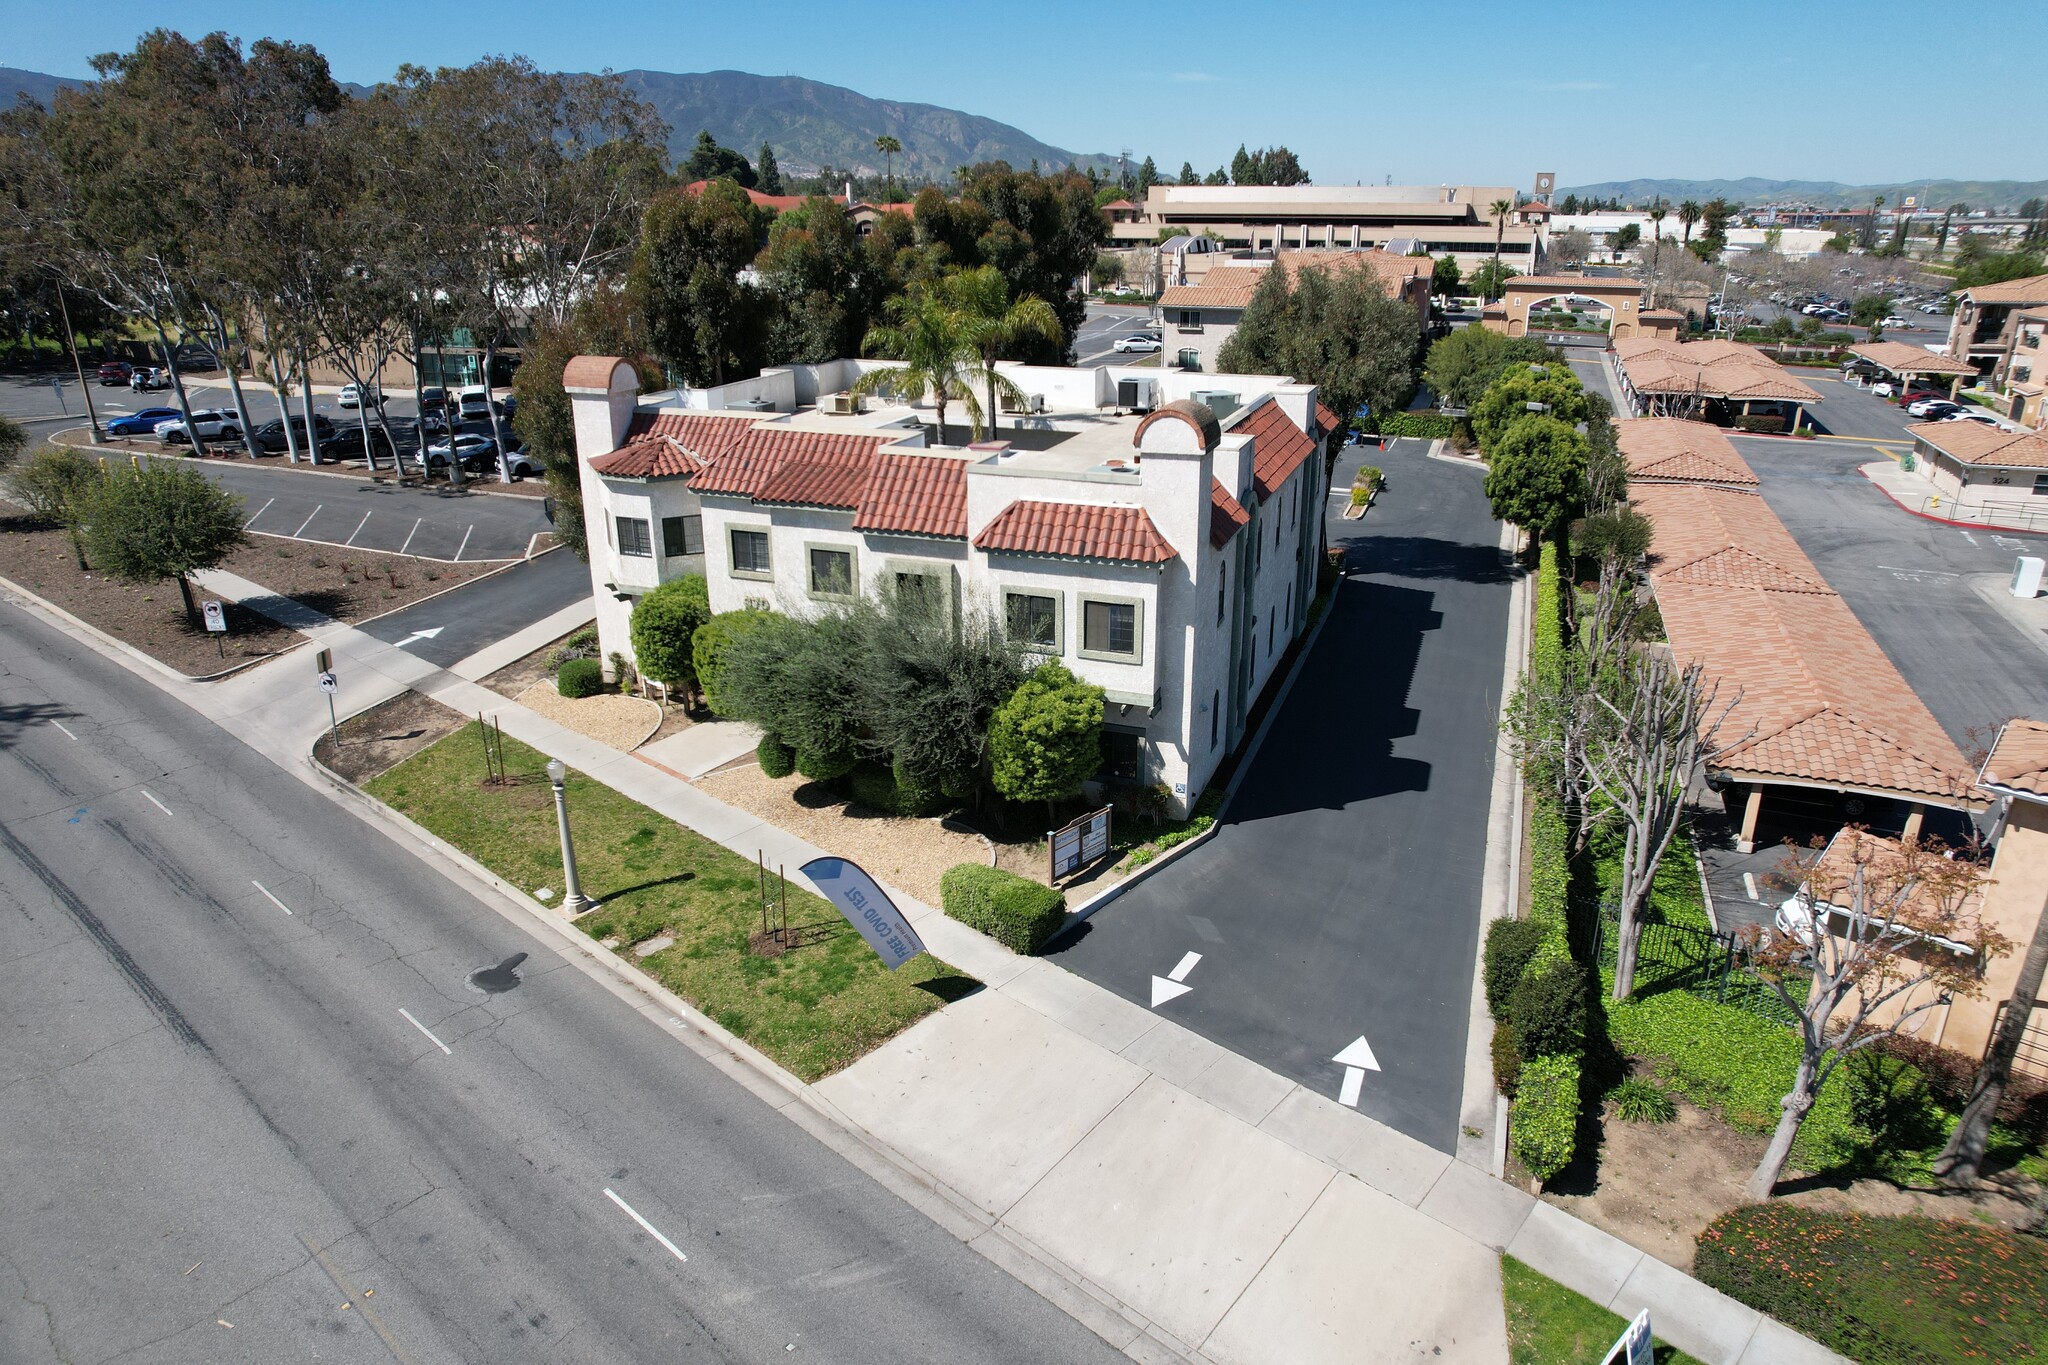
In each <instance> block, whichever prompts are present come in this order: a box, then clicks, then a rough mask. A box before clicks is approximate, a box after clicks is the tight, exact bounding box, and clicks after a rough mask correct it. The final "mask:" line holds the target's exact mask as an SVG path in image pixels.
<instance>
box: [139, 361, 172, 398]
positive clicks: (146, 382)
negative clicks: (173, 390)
mask: <svg viewBox="0 0 2048 1365" xmlns="http://www.w3.org/2000/svg"><path fill="white" fill-rule="evenodd" d="M170 386H171V376H170V372H169V371H168V370H163V369H160V368H158V367H157V366H155V365H138V366H136V367H135V373H133V374H131V375H129V376H128V391H129V392H130V393H154V392H156V390H158V389H168V388H169V387H170Z"/></svg>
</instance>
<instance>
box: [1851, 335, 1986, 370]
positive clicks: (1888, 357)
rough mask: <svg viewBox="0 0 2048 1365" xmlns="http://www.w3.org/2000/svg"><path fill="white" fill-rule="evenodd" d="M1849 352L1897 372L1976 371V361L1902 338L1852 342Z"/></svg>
mask: <svg viewBox="0 0 2048 1365" xmlns="http://www.w3.org/2000/svg"><path fill="white" fill-rule="evenodd" d="M1849 354H1850V355H1857V356H1862V357H1863V358H1864V359H1865V360H1867V361H1869V362H1870V363H1871V364H1873V365H1881V366H1883V367H1884V368H1885V369H1887V370H1890V371H1891V372H1892V373H1893V374H1896V375H1915V374H1958V375H1961V374H1975V373H1977V367H1976V366H1975V365H1970V364H1965V363H1964V362H1963V361H1960V360H1957V359H1955V358H1954V357H1953V356H1945V355H1936V354H1935V353H1934V352H1932V351H1930V350H1928V349H1927V348H1926V347H1924V346H1908V345H1907V344H1906V343H1905V342H1903V341H1866V342H1863V343H1862V344H1860V345H1856V346H1851V347H1850V348H1849Z"/></svg>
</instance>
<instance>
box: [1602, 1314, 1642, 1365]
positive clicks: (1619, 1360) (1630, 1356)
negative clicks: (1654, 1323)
mask: <svg viewBox="0 0 2048 1365" xmlns="http://www.w3.org/2000/svg"><path fill="white" fill-rule="evenodd" d="M1654 1346H1655V1343H1654V1342H1653V1341H1652V1340H1651V1337H1650V1310H1649V1309H1647V1308H1645V1309H1644V1310H1643V1311H1642V1312H1640V1313H1638V1314H1636V1320H1635V1321H1634V1322H1631V1323H1630V1324H1629V1325H1628V1329H1627V1330H1626V1331H1624V1332H1623V1333H1622V1334H1621V1339H1620V1340H1619V1341H1617V1342H1615V1343H1614V1347H1613V1349H1611V1350H1610V1351H1608V1353H1607V1357H1606V1359H1604V1360H1602V1361H1601V1362H1600V1365H1653V1362H1654V1361H1655V1359H1656V1353H1655V1350H1654Z"/></svg>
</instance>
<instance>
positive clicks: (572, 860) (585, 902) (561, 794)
mask: <svg viewBox="0 0 2048 1365" xmlns="http://www.w3.org/2000/svg"><path fill="white" fill-rule="evenodd" d="M568 775H569V769H568V766H567V765H566V764H564V763H563V762H562V760H561V759H559V758H551V759H549V760H548V782H549V784H550V785H551V786H553V787H554V789H555V824H556V825H557V826H559V827H560V829H561V831H562V908H563V909H564V910H566V911H568V912H569V914H570V916H571V917H572V918H573V917H575V916H577V915H580V914H582V913H583V912H584V911H585V910H588V909H590V908H591V903H590V901H589V899H588V898H587V897H585V896H584V894H583V886H582V883H580V882H578V881H577V880H576V845H575V843H574V842H572V841H571V840H570V838H569V794H568V790H567V788H566V787H565V786H564V785H563V779H564V778H566V777H567V776H568Z"/></svg>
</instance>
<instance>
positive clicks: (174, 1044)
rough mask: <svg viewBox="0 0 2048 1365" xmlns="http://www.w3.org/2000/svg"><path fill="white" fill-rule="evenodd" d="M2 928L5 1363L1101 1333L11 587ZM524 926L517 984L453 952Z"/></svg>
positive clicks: (428, 1355)
mask: <svg viewBox="0 0 2048 1365" xmlns="http://www.w3.org/2000/svg"><path fill="white" fill-rule="evenodd" d="M593 890H595V891H596V892H597V894H599V895H602V894H603V888H593ZM0 926H4V928H0V1189H5V1190H6V1191H7V1192H8V1193H7V1197H6V1198H5V1199H4V1200H0V1359H6V1360H9V1361H24V1362H36V1361H56V1360H63V1361H87V1360H92V1361H104V1360H110V1359H114V1358H116V1357H123V1358H129V1359H135V1360H148V1361H151V1362H188V1361H189V1362H209V1363H212V1362H239V1361H249V1362H263V1363H264V1365H270V1363H271V1362H276V1361H281V1360H302V1359H308V1358H317V1359H325V1360H336V1361H344V1362H346V1361H360V1362H372V1361H376V1362H383V1361H389V1360H394V1359H395V1360H399V1361H410V1362H419V1365H438V1363H439V1362H456V1361H469V1362H476V1361H490V1362H494V1365H497V1363H501V1362H525V1361H535V1362H539V1361H548V1362H558V1361H568V1360H574V1361H577V1362H626V1361H632V1362H645V1361H656V1360H659V1361H672V1360H704V1361H747V1362H766V1361H770V1360H774V1361H786V1360H803V1359H806V1358H810V1359H815V1360H827V1361H833V1362H841V1361H848V1362H876V1363H877V1365H881V1363H882V1362H890V1363H891V1365H893V1363H894V1362H902V1361H932V1362H947V1363H948V1365H951V1362H957V1361H1018V1362H1025V1361H1030V1362H1040V1361H1062V1362H1067V1361H1076V1362H1082V1361H1086V1362H1112V1361H1117V1360H1121V1359H1122V1357H1121V1356H1119V1355H1117V1354H1116V1353H1114V1352H1112V1351H1111V1350H1110V1349H1109V1348H1108V1347H1107V1346H1106V1345H1104V1344H1103V1343H1102V1342H1100V1341H1099V1340H1098V1339H1097V1338H1095V1337H1093V1336H1091V1335H1090V1334H1088V1333H1087V1332H1086V1331H1084V1330H1083V1329H1082V1328H1081V1327H1080V1326H1079V1325H1077V1324H1076V1323H1075V1322H1074V1321H1073V1320H1071V1319H1070V1318H1068V1317H1066V1316H1065V1315H1063V1314H1062V1313H1060V1312H1059V1311H1058V1310H1056V1309H1054V1308H1053V1307H1052V1306H1051V1305H1050V1304H1048V1303H1046V1302H1045V1301H1044V1300H1042V1299H1040V1298H1038V1297H1037V1296H1035V1295H1034V1294H1032V1293H1031V1292H1030V1291H1029V1290H1027V1289H1025V1288H1024V1287H1023V1286H1022V1285H1021V1284H1019V1283H1018V1282H1017V1281H1015V1280H1013V1279H1011V1278H1010V1277H1009V1276H1007V1275H1006V1274H1004V1273H1003V1272H1001V1271H999V1270H998V1269H996V1267H995V1266H994V1265H992V1264H991V1263H990V1262H988V1261H986V1260H984V1259H983V1258H981V1257H980V1256H979V1255H978V1254H976V1253H974V1252H972V1251H970V1250H969V1249H968V1248H967V1247H966V1246H965V1245H964V1244H962V1243H960V1242H959V1241H957V1240H955V1239H954V1238H953V1237H951V1236H950V1235H948V1234H946V1233H944V1232H942V1231H941V1230H940V1229H939V1228H938V1227H937V1226H936V1225H934V1224H933V1223H931V1222H930V1221H928V1220H927V1219H926V1218H924V1217H923V1216H922V1215H920V1214H918V1213H916V1212H915V1211H913V1210H912V1209H911V1208H910V1207H909V1206H908V1205H905V1204H903V1203H902V1202H901V1201H899V1200H898V1199H897V1198H895V1197H894V1196H893V1195H891V1194H889V1193H888V1192H886V1191H885V1190H884V1189H882V1188H881V1187H880V1186H878V1185H876V1184H875V1183H873V1182H872V1181H871V1180H869V1179H868V1178H866V1177H865V1176H864V1175H862V1174H861V1173H860V1172H859V1171H858V1170H857V1169H855V1168H854V1167H852V1166H850V1165H849V1164H847V1163H846V1162H845V1161H843V1160H842V1159H841V1158H839V1157H838V1156H837V1155H835V1154H834V1153H832V1152H831V1151H829V1150H828V1149H826V1148H825V1147H823V1146H822V1145H820V1144H819V1143H817V1142H816V1141H815V1140H813V1139H812V1138H811V1137H809V1136H808V1135H806V1134H805V1133H804V1132H803V1131H802V1130H801V1129H800V1128H798V1127H797V1126H796V1125H794V1124H792V1123H790V1122H788V1121H787V1120H785V1119H784V1118H782V1117H780V1116H779V1115H777V1114H776V1113H774V1112H773V1111H772V1110H770V1109H769V1108H768V1107H767V1106H766V1105H764V1104H763V1103H761V1102H760V1101H759V1100H757V1099H755V1098H754V1097H753V1096H752V1095H751V1093H749V1092H748V1091H746V1090H745V1089H743V1088H742V1087H740V1086H739V1085H737V1084H735V1083H734V1082H732V1081H730V1080H728V1079H727V1078H726V1077H725V1076H724V1075H723V1074H722V1073H720V1072H719V1071H717V1070H716V1069H715V1068H713V1067H711V1066H710V1065H709V1064H707V1063H706V1062H704V1061H702V1060H701V1059H700V1058H698V1057H697V1056H696V1055H695V1054H694V1053H692V1052H690V1051H689V1050H687V1049H686V1048H684V1047H683V1046H681V1045H680V1044H679V1043H677V1042H676V1041H675V1040H674V1039H673V1038H670V1037H668V1036H665V1032H664V1026H665V1025H666V1024H668V1023H669V1022H670V1021H667V1020H663V1019H648V1018H645V1017H643V1016H641V1015H640V1014H638V1013H636V1012H634V1011H633V1010H631V1009H630V1008H628V1007H627V1006H626V1005H624V1004H622V1003H621V1002H620V1001H619V1000H617V999H616V998H615V997H614V996H612V995H611V994H610V993H609V992H608V991H607V990H605V989H604V988H603V987H602V986H600V985H599V984H597V983H596V982H595V981H593V980H592V979H591V978H590V977H588V976H586V975H585V974H584V973H583V972H582V971H581V970H579V969H578V968H577V967H575V966H573V965H570V964H569V963H568V962H567V961H566V960H565V959H564V958H562V957H561V956H558V955H557V952H556V951H555V950H554V949H552V948H551V947H550V946H549V943H548V942H547V941H543V940H541V939H538V938H536V937H534V936H532V935H530V934H529V933H528V932H527V931H526V930H525V929H524V927H523V926H520V925H517V924H515V923H514V922H512V921H510V920H508V919H506V918H505V917H503V916H502V915H501V914H500V913H499V912H498V911H496V910H495V909H493V908H491V907H489V906H486V905H485V904H483V903H482V902H480V901H478V900H477V899H475V898H474V897H473V896H472V895H470V894H469V893H468V892H467V891H466V890H464V889H462V888H459V887H457V886H456V885H454V884H453V883H451V882H449V881H447V880H445V879H444V878H443V877H442V876H441V875H439V874H438V873H437V872H436V871H434V870H433V869H432V868H430V867H429V866H427V865H426V864H424V863H423V862H421V861H420V860H419V859H418V858H416V857H415V856H414V855H413V853H412V851H411V850H410V849H408V848H406V847H403V846H400V845H397V844H394V843H393V842H392V841H390V840H388V839H386V838H385V837H384V836H382V835H381V834H379V833H377V832H375V831H374V830H372V829H371V828H369V827H368V826H366V825H364V824H362V823H360V822H359V821H358V820H357V819H356V818H355V817H354V816H353V815H351V814H349V813H348V812H346V811H345V810H343V809H342V808H340V807H339V806H337V805H336V804H334V803H333V802H331V801H330V800H328V799H327V798H326V797H325V796H323V795H322V794H320V793H319V792H316V791H314V790H313V789H312V788H310V787H308V786H307V785H306V784H304V783H303V782H301V781H300V780H299V779H298V778H297V777H295V776H293V775H291V774H288V773H285V772H283V771H282V770H280V769H278V768H277V767H275V766H273V765H272V764H270V763H269V762H267V761H265V760H264V759H262V758H261V757H260V756H258V755H256V754H255V753H253V752H252V751H250V750H248V749H245V748H244V747H242V745H241V744H240V743H239V742H238V741H237V740H235V739H234V738H232V737H231V736H229V735H227V734H225V733H224V732H222V731H221V730H219V729H218V728H217V727H215V726H213V725H212V724H211V723H210V722H207V721H204V720H201V719H199V718H197V717H195V716H194V715H192V714H191V713H189V712H187V711H186V710H184V709H183V708H182V707H181V706H179V705H178V704H176V703H174V702H171V701H170V700H168V699H166V698H165V697H163V696H162V695H161V694H159V693H158V692H156V691H155V690H154V689H153V688H152V687H150V686H149V685H148V684H146V683H144V682H141V681H140V680H138V679H136V678H134V677H133V676H131V675H130V674H128V673H127V672H126V671H125V670H122V669H120V668H117V667H115V666H113V665H110V664H108V663H106V662H105V661H103V660H101V659H100V658H99V657H98V656H97V655H93V654H90V653H87V652H85V651H82V650H81V649H79V648H78V647H76V646H74V645H73V644H72V643H71V641H70V640H69V639H68V638H66V637H64V636H62V635H59V634H57V633H55V632H52V631H50V630H48V629H46V628H44V627H43V626H41V625H40V624H39V623H37V622H35V621H34V620H32V619H31V618H28V617H26V616H25V615H23V614H22V613H20V612H19V611H17V610H15V609H13V608H11V607H5V606H0ZM514 953H530V954H531V955H532V956H531V957H530V958H529V959H528V960H527V961H526V962H525V963H524V964H523V965H522V966H520V967H519V968H518V969H517V975H516V978H515V984H513V985H512V986H511V988H510V989H506V990H504V991H503V992H502V993H497V994H490V993H486V992H484V991H481V990H479V989H477V988H475V987H472V986H471V985H470V984H468V978H469V976H470V974H471V973H472V972H474V971H475V970H476V969H478V968H482V967H486V966H489V965H491V964H495V963H498V962H500V961H501V960H502V959H505V958H507V957H508V956H510V955H511V954H514ZM430 1033H431V1036H429V1034H430ZM444 1046H445V1049H446V1050H445V1051H444ZM619 1201H623V1203H621V1202H619ZM628 1209H630V1210H631V1211H632V1212H631V1213H630V1214H629V1212H628ZM635 1214H637V1215H638V1217H639V1218H641V1219H644V1220H645V1222H646V1224H647V1225H648V1226H649V1227H651V1228H653V1229H654V1230H655V1231H657V1232H658V1233H659V1234H660V1235H661V1236H662V1237H664V1238H666V1239H668V1241H669V1242H671V1243H672V1244H673V1246H674V1249H675V1252H677V1253H680V1256H681V1257H687V1258H688V1259H687V1260H683V1259H680V1257H679V1256H678V1255H676V1254H671V1252H670V1250H668V1249H667V1248H666V1247H665V1246H664V1244H663V1243H662V1242H660V1241H657V1240H656V1239H655V1237H654V1236H653V1235H651V1234H650V1233H649V1232H648V1231H646V1230H643V1228H642V1226H640V1225H639V1224H638V1223H637V1222H636V1221H635V1218H634V1216H633V1215H635Z"/></svg>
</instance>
